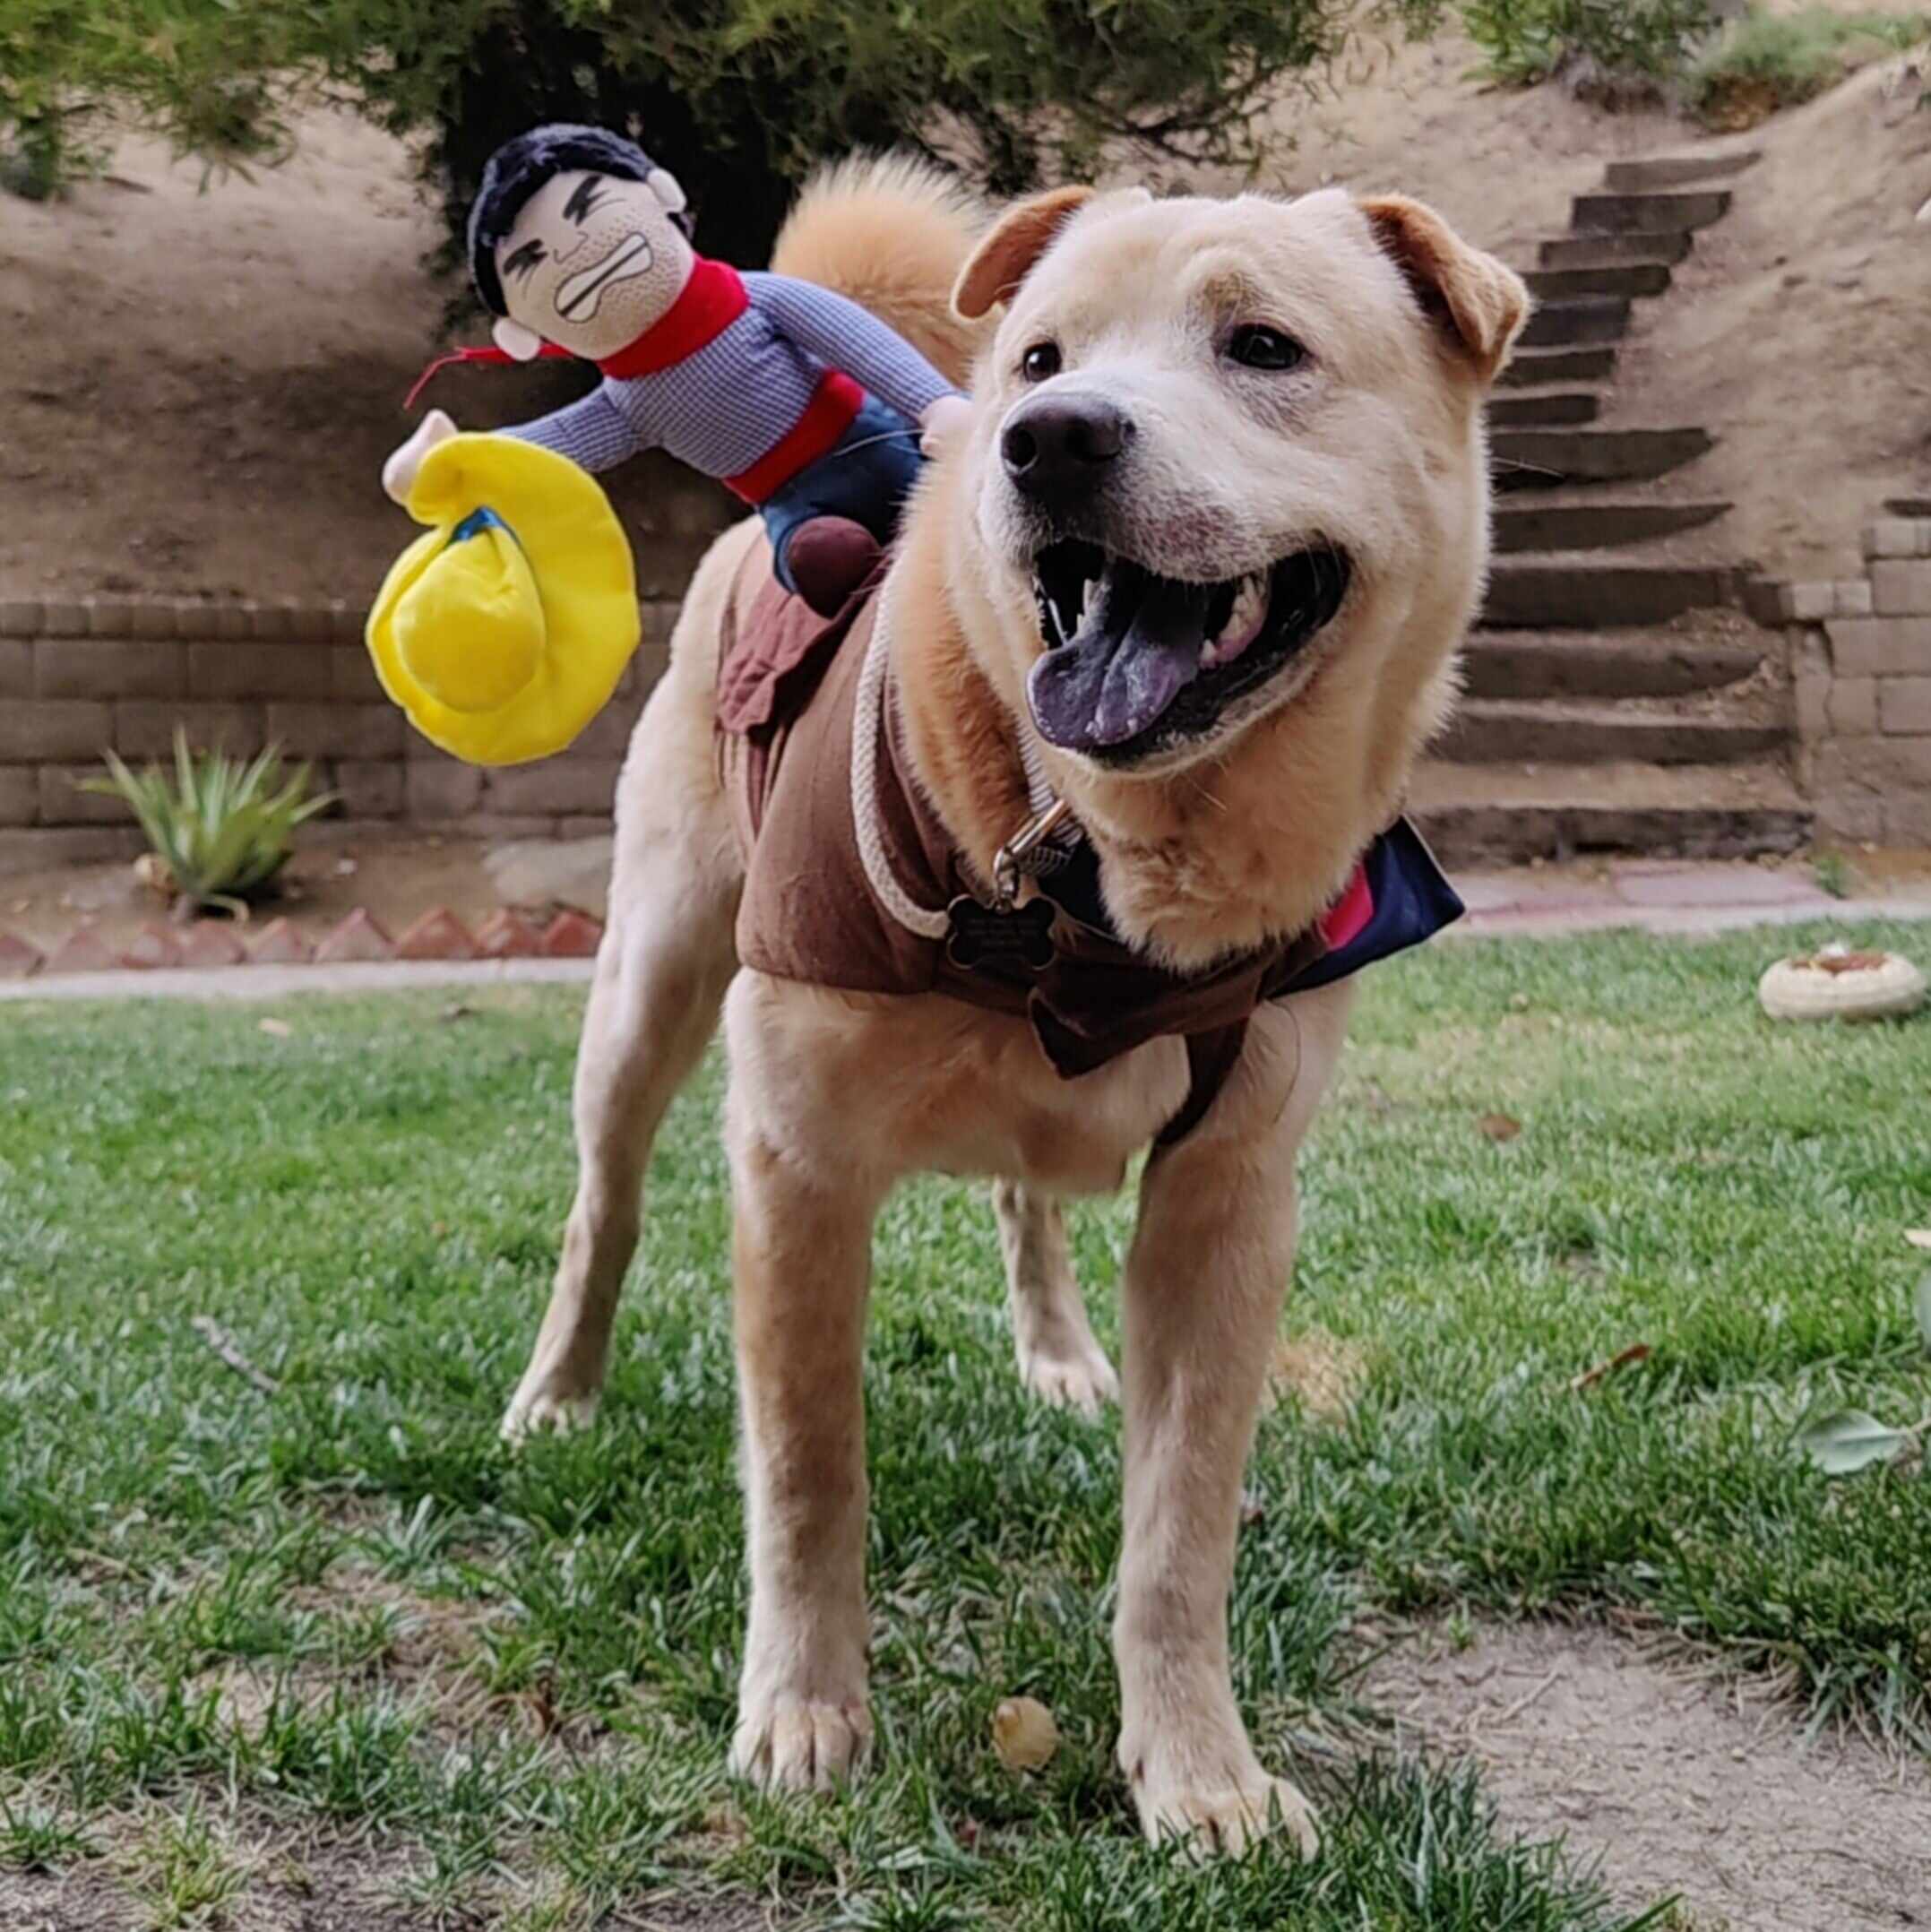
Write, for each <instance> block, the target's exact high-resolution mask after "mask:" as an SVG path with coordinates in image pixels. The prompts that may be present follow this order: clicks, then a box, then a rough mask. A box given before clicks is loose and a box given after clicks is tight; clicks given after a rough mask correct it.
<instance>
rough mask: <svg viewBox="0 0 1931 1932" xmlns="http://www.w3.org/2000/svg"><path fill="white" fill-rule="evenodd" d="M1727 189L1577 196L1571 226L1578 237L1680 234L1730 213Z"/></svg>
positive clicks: (1703, 227) (1571, 212)
mask: <svg viewBox="0 0 1931 1932" xmlns="http://www.w3.org/2000/svg"><path fill="white" fill-rule="evenodd" d="M1729 205H1730V192H1729V190H1728V188H1707V189H1705V190H1703V192H1702V193H1701V194H1578V195H1577V196H1576V197H1575V200H1574V202H1573V204H1572V205H1571V209H1570V216H1569V226H1570V227H1571V229H1573V230H1574V232H1575V233H1576V234H1578V235H1680V234H1682V233H1684V232H1685V230H1686V229H1706V228H1708V227H1709V226H1710V224H1711V222H1712V221H1720V220H1722V219H1723V217H1724V216H1725V215H1727V214H1728V212H1729Z"/></svg>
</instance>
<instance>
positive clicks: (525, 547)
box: [367, 436, 641, 764]
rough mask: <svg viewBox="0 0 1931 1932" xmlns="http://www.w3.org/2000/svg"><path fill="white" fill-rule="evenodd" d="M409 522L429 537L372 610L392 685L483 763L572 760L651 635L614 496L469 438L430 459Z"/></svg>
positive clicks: (423, 723) (461, 753) (530, 455)
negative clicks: (644, 628)
mask: <svg viewBox="0 0 1931 1932" xmlns="http://www.w3.org/2000/svg"><path fill="white" fill-rule="evenodd" d="M409 514H410V515H411V516H412V517H414V518H415V519H416V521H417V522H418V523H427V524H428V525H429V526H430V529H429V530H428V533H427V535H425V536H422V537H418V539H416V541H415V542H414V543H412V544H411V545H410V546H409V548H408V549H406V550H405V551H403V553H402V554H401V556H399V557H398V558H397V559H396V560H395V563H394V564H393V565H392V566H391V569H390V572H389V574H388V575H387V576H386V577H385V578H384V580H383V587H382V589H381V591H379V592H378V593H377V595H376V599H375V608H374V609H372V610H371V611H370V612H369V621H368V631H367V639H368V647H369V655H370V656H371V657H372V658H374V659H375V675H376V676H377V677H379V678H381V680H382V686H383V689H384V691H386V692H387V693H388V694H389V695H390V697H391V698H392V699H393V700H394V701H395V703H398V704H399V705H401V708H402V709H403V711H404V712H407V713H408V715H409V722H410V723H411V724H413V725H414V726H415V727H416V729H418V731H420V732H421V733H422V735H423V736H424V737H426V738H427V739H428V740H429V741H430V743H431V744H433V745H440V746H442V747H443V749H444V751H446V752H453V753H454V754H455V755H456V756H457V757H459V758H461V759H465V760H467V761H468V762H469V763H470V764H524V763H528V762H529V761H530V759H532V758H547V757H548V756H549V755H551V753H553V752H559V751H561V750H563V748H564V747H565V746H566V745H568V744H569V743H570V741H571V740H572V739H573V737H576V735H577V733H578V732H580V731H581V730H582V729H583V727H584V726H585V725H587V724H588V723H589V722H590V721H591V719H592V718H594V717H595V716H596V715H597V713H598V712H600V711H601V710H602V709H603V707H604V706H605V705H606V704H607V703H609V700H610V694H611V693H612V692H613V691H615V690H616V684H617V679H618V678H619V677H622V676H623V675H624V667H625V665H626V664H627V663H629V662H630V659H631V654H632V653H633V652H634V651H635V650H636V648H637V640H638V637H639V635H640V634H641V625H640V623H639V618H638V612H637V585H636V578H635V574H634V571H633V568H632V565H631V556H630V545H629V544H628V542H626V541H625V537H624V531H623V528H622V526H621V525H620V524H619V523H618V522H617V520H616V512H615V511H613V510H612V509H611V507H610V501H609V498H608V497H607V496H605V495H604V493H603V491H602V489H601V488H599V486H598V485H597V484H596V483H595V482H594V481H593V480H592V479H591V477H590V476H589V475H588V474H587V473H586V472H585V471H583V470H581V469H579V468H578V467H577V465H576V464H575V463H573V462H572V461H570V459H569V458H568V457H567V456H559V455H557V454H556V453H555V452H554V451H552V450H546V449H539V448H538V447H537V445H536V444H533V443H523V442H520V441H519V440H518V439H517V438H516V437H514V436H452V437H450V439H449V440H448V441H447V442H445V443H439V444H436V445H435V448H434V449H432V450H431V451H430V452H429V453H428V454H427V456H425V457H424V458H423V460H422V462H421V465H420V466H419V468H418V470H417V472H416V480H415V482H414V484H413V485H411V487H410V488H409Z"/></svg>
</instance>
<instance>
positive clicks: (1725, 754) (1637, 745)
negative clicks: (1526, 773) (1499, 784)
mask: <svg viewBox="0 0 1931 1932" xmlns="http://www.w3.org/2000/svg"><path fill="white" fill-rule="evenodd" d="M1737 711H1738V712H1740V713H1741V715H1737V716H1731V715H1728V712H1726V711H1724V710H1722V709H1720V708H1717V707H1713V706H1709V705H1704V706H1703V707H1702V708H1699V709H1696V710H1691V711H1685V710H1684V709H1681V708H1680V707H1679V706H1678V705H1677V703H1675V702H1673V701H1671V700H1668V699H1662V698H1622V699H1616V700H1602V699H1594V700H1591V699H1584V698H1541V699H1535V698H1528V699H1514V698H1475V699H1471V700H1470V701H1469V702H1468V703H1464V704H1463V705H1462V706H1461V709H1460V710H1458V711H1457V712H1456V713H1455V715H1454V717H1453V719H1452V720H1450V722H1449V726H1448V729H1447V730H1446V731H1444V733H1443V734H1442V736H1441V737H1439V738H1437V739H1436V740H1435V744H1434V745H1433V746H1431V747H1430V749H1431V750H1432V752H1433V753H1434V755H1435V757H1437V758H1439V759H1441V760H1442V761H1443V762H1444V763H1448V764H1514V763H1520V762H1521V761H1522V760H1525V759H1526V760H1532V761H1533V762H1535V763H1546V764H1614V763H1632V764H1634V763H1642V764H1740V763H1746V762H1748V761H1749V760H1751V759H1761V758H1767V757H1769V756H1771V755H1773V754H1775V753H1778V752H1780V751H1782V750H1783V749H1784V748H1785V747H1786V746H1788V745H1789V742H1790V727H1789V722H1788V720H1784V719H1781V718H1777V717H1773V716H1767V715H1761V712H1762V711H1763V707H1760V706H1754V705H1739V706H1738V707H1737Z"/></svg>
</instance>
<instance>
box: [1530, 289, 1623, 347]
mask: <svg viewBox="0 0 1931 1932" xmlns="http://www.w3.org/2000/svg"><path fill="white" fill-rule="evenodd" d="M1628 327H1629V298H1628V297H1627V296H1614V295H1585V296H1582V297H1579V298H1577V299H1576V300H1574V301H1573V302H1545V303H1543V304H1542V306H1540V307H1539V308H1538V309H1537V310H1536V312H1535V313H1534V315H1531V316H1530V318H1529V325H1528V327H1527V328H1525V329H1524V330H1523V331H1522V334H1521V335H1520V336H1519V337H1518V338H1517V341H1520V342H1521V344H1522V347H1523V348H1524V349H1558V348H1563V347H1566V346H1567V345H1569V344H1571V343H1577V342H1615V341H1621V339H1622V337H1623V334H1624V332H1625V331H1626V330H1627V329H1628Z"/></svg>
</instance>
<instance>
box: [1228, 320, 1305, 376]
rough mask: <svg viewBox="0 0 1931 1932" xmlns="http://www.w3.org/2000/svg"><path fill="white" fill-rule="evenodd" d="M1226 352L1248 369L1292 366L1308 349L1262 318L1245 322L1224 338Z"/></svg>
mask: <svg viewBox="0 0 1931 1932" xmlns="http://www.w3.org/2000/svg"><path fill="white" fill-rule="evenodd" d="M1227 352H1228V355H1229V356H1231V357H1232V358H1234V360H1235V361H1236V362H1239V363H1245V364H1246V367H1248V368H1250V369H1291V368H1293V367H1295V365H1296V364H1297V363H1298V362H1301V361H1303V360H1304V359H1305V358H1306V355H1307V351H1306V349H1303V348H1302V347H1301V345H1300V344H1299V343H1298V342H1297V341H1295V340H1294V338H1293V337H1292V336H1291V335H1283V334H1282V333H1281V332H1280V330H1279V329H1270V328H1269V327H1268V326H1267V324H1266V323H1264V322H1244V323H1241V325H1240V326H1239V327H1238V328H1237V329H1236V330H1235V331H1234V332H1233V334H1232V335H1230V336H1228V339H1227Z"/></svg>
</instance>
